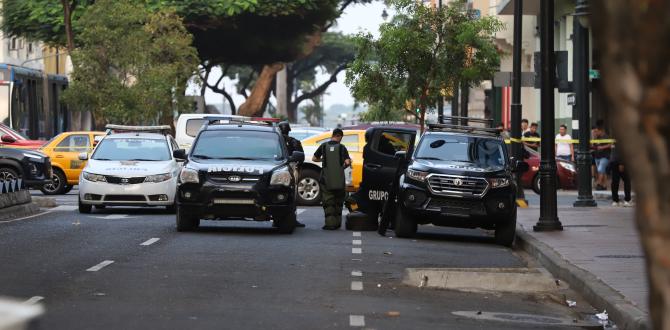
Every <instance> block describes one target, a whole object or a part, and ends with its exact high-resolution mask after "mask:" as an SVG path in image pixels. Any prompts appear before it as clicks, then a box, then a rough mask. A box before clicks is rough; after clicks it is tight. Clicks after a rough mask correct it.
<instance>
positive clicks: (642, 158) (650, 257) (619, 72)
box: [590, 0, 670, 329]
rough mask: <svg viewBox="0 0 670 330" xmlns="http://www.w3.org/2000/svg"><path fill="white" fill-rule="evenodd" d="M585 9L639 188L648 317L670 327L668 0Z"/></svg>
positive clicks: (602, 2)
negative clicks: (588, 15)
mask: <svg viewBox="0 0 670 330" xmlns="http://www.w3.org/2000/svg"><path fill="white" fill-rule="evenodd" d="M590 11H591V12H592V13H598V15H591V16H590V17H591V20H592V22H593V29H594V37H595V42H596V48H597V49H598V54H599V55H600V61H599V63H600V64H601V70H602V80H601V81H602V82H603V84H604V88H605V93H606V96H607V97H608V99H609V102H608V104H609V107H608V109H609V110H610V111H611V116H610V117H611V118H614V120H613V121H612V124H613V128H614V133H615V136H616V138H617V149H619V150H621V151H622V156H623V157H622V158H623V159H624V161H625V164H626V165H625V166H626V171H628V172H629V174H630V175H631V177H632V182H633V188H634V189H635V193H636V201H637V208H636V219H637V227H638V229H639V231H640V237H641V239H642V247H643V249H644V252H645V255H646V265H647V276H648V279H649V286H650V288H649V289H650V294H649V306H650V313H651V318H652V322H653V325H654V328H655V329H670V255H669V254H668V251H670V185H668V184H667V182H669V181H670V155H669V153H670V112H669V111H668V109H669V108H670V61H668V58H670V45H668V40H670V26H669V25H668V24H667V16H666V14H667V13H668V12H670V1H668V0H664V1H661V0H655V1H652V0H626V1H624V0H621V1H611V0H594V1H592V9H591V10H590ZM622 22H625V24H622ZM630 328H635V325H631V326H630Z"/></svg>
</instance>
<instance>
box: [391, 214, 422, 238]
mask: <svg viewBox="0 0 670 330" xmlns="http://www.w3.org/2000/svg"><path fill="white" fill-rule="evenodd" d="M416 230H417V224H416V222H414V221H413V220H412V219H411V218H410V217H408V216H407V215H406V214H405V212H403V210H402V207H398V208H397V209H396V213H395V228H394V231H395V235H396V236H397V237H401V238H410V237H413V236H414V235H416Z"/></svg>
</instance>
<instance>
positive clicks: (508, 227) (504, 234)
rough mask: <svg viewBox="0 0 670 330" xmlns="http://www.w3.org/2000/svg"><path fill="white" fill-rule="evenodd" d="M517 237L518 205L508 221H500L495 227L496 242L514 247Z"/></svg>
mask: <svg viewBox="0 0 670 330" xmlns="http://www.w3.org/2000/svg"><path fill="white" fill-rule="evenodd" d="M515 237H516V207H515V208H514V211H513V213H512V215H511V216H510V217H509V218H507V220H506V221H504V222H501V223H498V224H497V225H496V227H495V241H496V244H499V245H502V246H506V247H512V244H514V238H515Z"/></svg>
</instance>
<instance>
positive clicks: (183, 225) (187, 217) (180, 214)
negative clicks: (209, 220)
mask: <svg viewBox="0 0 670 330" xmlns="http://www.w3.org/2000/svg"><path fill="white" fill-rule="evenodd" d="M198 226H200V219H198V218H196V217H195V216H193V214H189V212H188V210H185V209H184V208H182V207H179V206H177V231H191V230H195V229H196V228H198Z"/></svg>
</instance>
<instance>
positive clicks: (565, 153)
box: [556, 125, 575, 161]
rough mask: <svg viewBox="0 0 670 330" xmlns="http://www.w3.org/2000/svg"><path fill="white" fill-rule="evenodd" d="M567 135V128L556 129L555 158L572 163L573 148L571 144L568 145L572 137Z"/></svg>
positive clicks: (563, 126)
mask: <svg viewBox="0 0 670 330" xmlns="http://www.w3.org/2000/svg"><path fill="white" fill-rule="evenodd" d="M567 133H568V127H567V126H565V125H561V127H560V128H559V129H558V135H556V158H558V159H562V160H567V161H574V160H575V157H574V155H575V147H574V145H573V144H572V143H570V141H569V140H572V137H571V136H570V135H568V134H567ZM561 141H565V142H561Z"/></svg>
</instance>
